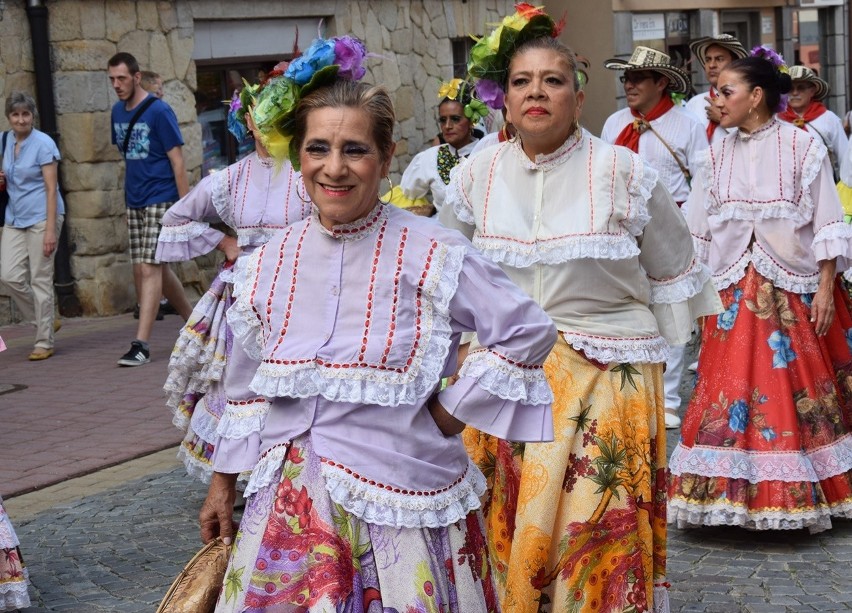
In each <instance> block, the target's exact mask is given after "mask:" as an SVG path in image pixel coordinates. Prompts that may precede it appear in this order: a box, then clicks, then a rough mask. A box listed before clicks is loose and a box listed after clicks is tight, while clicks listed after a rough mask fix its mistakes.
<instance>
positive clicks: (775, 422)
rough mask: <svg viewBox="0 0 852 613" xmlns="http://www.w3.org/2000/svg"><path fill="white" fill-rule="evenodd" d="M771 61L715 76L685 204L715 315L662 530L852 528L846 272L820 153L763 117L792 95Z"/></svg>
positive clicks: (765, 53) (850, 239)
mask: <svg viewBox="0 0 852 613" xmlns="http://www.w3.org/2000/svg"><path fill="white" fill-rule="evenodd" d="M785 69H786V67H785V66H784V64H783V60H782V59H781V58H780V56H778V55H777V54H776V53H775V52H774V51H772V50H770V49H764V48H757V49H756V50H755V57H749V58H745V59H741V60H737V61H735V62H732V63H731V64H729V65H728V66H727V67H726V68H725V69H724V70H723V71H722V74H721V75H720V77H719V93H720V95H719V97H718V98H716V100H715V101H714V104H716V105H717V106H718V107H719V110H720V111H721V115H722V119H721V125H722V126H723V127H726V128H737V130H736V131H735V132H733V133H732V134H729V135H728V136H726V137H725V139H724V140H722V141H720V142H718V143H715V144H714V145H713V146H712V147H711V149H710V150H709V154H708V155H707V157H706V158H705V160H704V163H703V165H701V166H700V168H701V169H702V170H701V172H700V173H699V174H698V175H697V176H696V179H695V183H694V184H693V189H692V195H691V196H690V198H689V200H688V201H687V205H688V210H687V223H689V227H690V230H691V231H692V235H693V237H694V239H695V244H696V252H697V253H698V255H699V257H700V258H701V259H702V260H703V261H706V262H708V263H709V265H710V268H711V270H712V271H713V282H714V283H715V285H716V287H717V289H718V290H719V292H720V294H721V298H722V302H723V304H724V306H725V311H724V312H723V313H722V314H720V315H718V316H714V317H711V318H709V319H708V320H707V323H706V325H705V326H704V331H703V338H702V350H701V362H700V364H699V368H698V384H697V386H696V388H695V394H694V396H693V398H692V401H691V402H690V404H689V408H688V409H687V412H686V417H685V419H684V423H683V428H682V430H681V442H680V443H679V444H678V446H677V447H676V448H675V451H674V453H673V454H672V457H671V466H670V468H671V482H670V484H669V521H670V522H671V523H674V524H676V525H677V526H678V527H686V526H701V525H710V526H715V525H726V524H727V525H734V526H743V527H745V528H750V529H754V530H777V529H794V528H808V529H810V530H811V531H812V532H817V531H820V530H825V529H827V528H830V527H831V517H832V516H835V517H852V432H850V430H851V429H852V384H851V383H850V382H852V354H850V348H849V339H850V338H852V318H850V315H849V309H848V303H847V297H846V296H845V294H844V293H843V292H842V291H841V290H840V289H839V287H838V284H837V282H836V274H835V272H836V271H837V270H845V269H846V268H849V266H850V262H852V229H850V227H849V226H848V225H847V224H845V223H844V222H843V211H842V209H841V207H840V203H839V201H838V197H837V192H836V191H835V188H834V184H833V179H832V172H831V166H830V164H829V161H828V156H827V155H826V149H825V146H824V145H823V144H822V142H821V141H820V140H819V138H818V137H816V136H812V135H810V134H808V133H807V132H805V131H804V130H800V129H799V128H797V127H795V126H793V125H791V124H788V123H784V122H781V121H779V120H777V119H776V118H775V117H774V114H775V113H777V112H778V111H779V110H780V109H783V108H784V107H783V104H784V101H783V96H782V94H784V93H786V92H788V91H790V77H789V75H788V74H787V73H786V70H785Z"/></svg>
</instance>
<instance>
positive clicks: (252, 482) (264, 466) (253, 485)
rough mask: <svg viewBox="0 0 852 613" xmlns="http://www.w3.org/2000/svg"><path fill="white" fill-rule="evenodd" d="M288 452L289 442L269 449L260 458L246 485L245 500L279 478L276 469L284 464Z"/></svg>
mask: <svg viewBox="0 0 852 613" xmlns="http://www.w3.org/2000/svg"><path fill="white" fill-rule="evenodd" d="M288 451H290V443H289V441H288V442H286V443H279V444H277V445H275V446H274V447H270V448H269V449H267V450H266V451H265V452H264V453H263V455H261V456H260V459H259V460H258V461H257V464H255V467H254V468H253V469H252V471H251V477H250V478H249V480H248V484H247V485H246V490H245V496H246V498H248V497H249V496H251V495H252V494H256V493H257V492H259V491H260V490H262V489H263V488H265V487H266V486H267V485H271V484H272V482H273V481H274V480H275V478H276V477H278V476H279V473H278V469H279V468H281V464H283V463H284V458H286V457H287V452H288Z"/></svg>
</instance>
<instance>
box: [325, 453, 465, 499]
mask: <svg viewBox="0 0 852 613" xmlns="http://www.w3.org/2000/svg"><path fill="white" fill-rule="evenodd" d="M320 462H322V463H323V464H325V465H326V466H331V467H332V468H337V469H338V470H342V471H343V472H345V473H346V474H347V475H350V476H351V477H354V478H355V479H357V480H358V481H361V482H362V483H366V484H368V485H373V486H375V487H378V488H380V489H383V490H387V491H389V492H393V493H394V494H403V495H405V496H437V495H438V494H443V493H444V492H446V491H449V490H451V489H452V488H454V487H455V486H457V485H458V484H459V483H461V482H462V481H464V478H465V476H466V475H467V469H465V471H464V472H463V473H462V474H461V476H460V477H459V478H458V479H456V480H455V481H454V482H453V483H451V484H450V485H448V486H447V487H442V488H441V489H439V490H429V491H426V490H407V489H404V488H399V487H394V486H392V485H387V484H384V483H381V482H380V481H375V480H373V479H368V478H367V477H362V476H361V475H360V474H358V473H356V472H355V471H354V470H352V469H351V468H347V467H346V466H344V465H343V464H340V463H338V462H335V461H334V460H329V459H328V458H322V457H321V458H320Z"/></svg>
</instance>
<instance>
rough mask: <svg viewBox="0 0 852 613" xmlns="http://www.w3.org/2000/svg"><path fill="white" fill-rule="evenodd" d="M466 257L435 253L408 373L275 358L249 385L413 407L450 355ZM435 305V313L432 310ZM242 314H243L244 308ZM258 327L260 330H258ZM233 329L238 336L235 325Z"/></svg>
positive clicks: (265, 392) (453, 249)
mask: <svg viewBox="0 0 852 613" xmlns="http://www.w3.org/2000/svg"><path fill="white" fill-rule="evenodd" d="M464 255H465V247H462V246H446V245H444V246H442V248H440V249H437V250H436V251H435V255H434V256H433V266H432V269H431V270H430V273H429V278H428V279H427V280H426V287H427V288H430V290H429V291H426V292H425V295H427V296H428V295H430V296H431V300H430V301H429V304H428V305H426V306H424V325H423V330H422V336H421V339H422V341H421V342H422V347H423V348H422V350H421V352H420V354H419V355H417V356H415V357H414V359H413V361H412V364H411V366H410V367H409V368H408V370H407V372H404V373H398V372H390V371H378V370H376V369H373V368H347V369H342V368H330V367H328V368H326V367H320V366H318V365H317V364H316V363H315V362H313V361H312V362H308V363H305V364H276V363H275V362H274V361H271V360H270V361H263V362H262V363H261V364H260V366H259V367H258V369H257V372H256V373H255V376H254V378H253V379H252V382H251V384H250V386H249V387H250V388H251V389H252V390H253V391H254V392H257V393H258V394H260V395H261V396H265V397H267V398H275V397H290V398H310V397H312V396H322V397H323V398H325V399H326V400H330V401H332V402H352V403H367V404H378V405H381V406H398V405H401V404H414V403H415V402H416V401H417V399H420V398H425V397H426V396H428V395H429V394H431V393H432V392H434V390H435V387H436V386H437V385H438V382H439V381H440V379H441V375H442V374H443V371H444V366H445V364H446V361H447V356H448V355H449V349H450V345H451V336H452V328H451V326H450V315H449V302H450V300H451V299H452V297H453V296H454V295H455V293H456V289H457V288H458V282H459V275H460V273H461V269H462V265H463V263H464ZM240 302H242V298H241V299H240ZM430 307H431V313H430V312H428V311H429V309H430ZM233 310H234V309H233V308H232V309H231V311H233ZM241 313H243V314H244V313H245V310H243V311H241ZM252 316H253V313H252ZM255 320H256V318H255ZM229 321H231V319H230V318H229ZM243 325H244V326H245V329H246V330H247V331H248V334H250V333H251V331H252V330H251V328H252V325H251V323H250V322H247V321H246V319H245V318H241V322H240V326H243ZM255 326H257V329H258V330H259V326H258V325H257V324H255ZM233 329H234V333H235V334H237V333H238V330H237V326H236V325H234V328H233ZM240 333H242V328H241V329H240ZM257 334H259V332H258V333H257Z"/></svg>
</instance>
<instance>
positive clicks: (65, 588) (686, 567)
mask: <svg viewBox="0 0 852 613" xmlns="http://www.w3.org/2000/svg"><path fill="white" fill-rule="evenodd" d="M0 333H4V332H3V331H0ZM687 378H688V377H687ZM688 389H689V382H688V381H686V382H685V384H684V394H685V395H687V394H688ZM21 393H23V392H21ZM163 411H165V408H163ZM670 434H671V435H672V436H671V437H670V441H669V449H670V450H671V448H672V447H673V445H674V443H675V440H676V436H677V431H670ZM174 455H175V451H174V449H169V450H165V451H162V452H159V453H155V454H153V455H148V456H146V457H143V458H138V459H135V460H131V461H129V462H126V463H124V464H121V465H119V466H115V467H112V468H108V469H106V470H102V471H98V472H95V473H93V474H90V475H88V476H83V477H79V478H75V479H71V480H66V481H64V482H63V483H60V484H57V485H53V486H50V487H47V488H43V489H40V490H38V491H35V492H32V493H28V494H24V495H20V496H15V497H12V498H9V499H8V500H6V506H7V510H8V511H9V515H10V517H11V518H12V520H13V522H14V523H15V527H16V530H17V532H18V536H19V537H20V540H21V544H22V551H23V554H24V558H25V561H26V562H27V565H28V567H29V572H30V577H31V581H32V587H31V589H30V594H31V597H32V599H33V605H34V606H33V607H32V608H30V609H27V612H43V611H70V612H74V613H77V612H79V613H89V612H94V613H100V612H120V613H124V612H127V613H132V612H136V611H139V612H142V611H147V612H151V611H153V610H154V609H155V608H156V605H157V603H158V602H159V601H160V599H161V598H162V596H163V594H164V593H165V591H166V589H167V587H168V585H169V584H170V583H171V581H172V579H173V578H174V577H175V576H176V575H177V574H178V572H180V570H181V568H182V567H183V565H184V564H185V563H186V561H188V560H189V558H190V557H192V555H193V554H194V553H195V551H196V550H197V549H198V547H199V546H200V541H199V540H198V530H197V525H196V522H195V516H196V514H197V511H198V509H199V507H200V505H201V502H202V500H203V498H204V492H205V487H204V486H203V485H202V484H200V483H198V482H194V481H192V480H190V479H189V478H188V477H187V476H186V475H185V474H184V471H183V468H182V467H181V466H179V465H178V463H177V461H176V460H175V459H174ZM669 539H670V540H669V581H670V582H671V583H672V588H671V591H670V596H671V605H672V611H673V612H678V611H680V612H690V613H692V612H699V611H707V612H717V613H736V612H740V611H742V612H752V613H779V612H780V613H786V612H790V613H793V612H801V611H842V610H852V521H837V522H835V527H834V529H833V530H830V531H828V532H824V533H821V534H818V535H816V536H811V535H809V534H807V533H806V532H804V531H800V532H793V533H760V534H755V533H750V532H747V531H744V530H739V529H731V528H711V529H702V530H689V531H679V530H671V531H670V533H669Z"/></svg>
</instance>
